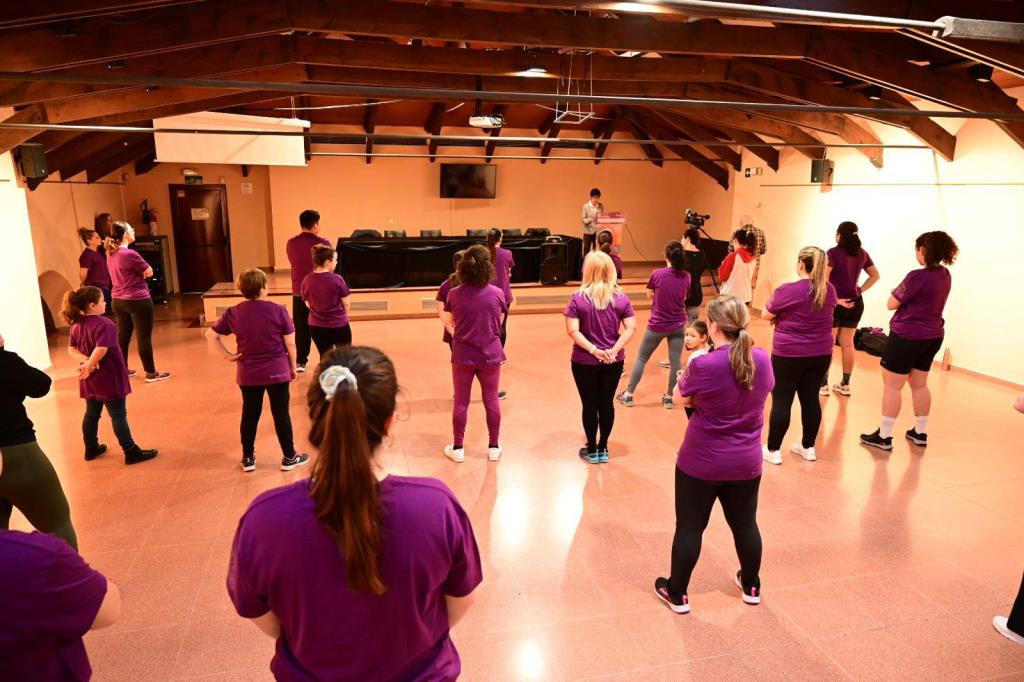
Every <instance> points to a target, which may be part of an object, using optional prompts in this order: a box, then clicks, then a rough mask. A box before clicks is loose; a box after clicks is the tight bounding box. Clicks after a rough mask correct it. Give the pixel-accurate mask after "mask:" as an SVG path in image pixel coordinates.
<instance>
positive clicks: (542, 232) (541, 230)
mask: <svg viewBox="0 0 1024 682" xmlns="http://www.w3.org/2000/svg"><path fill="white" fill-rule="evenodd" d="M526 236H527V237H550V236H551V230H549V229H548V228H546V227H531V228H528V229H527V230H526Z"/></svg>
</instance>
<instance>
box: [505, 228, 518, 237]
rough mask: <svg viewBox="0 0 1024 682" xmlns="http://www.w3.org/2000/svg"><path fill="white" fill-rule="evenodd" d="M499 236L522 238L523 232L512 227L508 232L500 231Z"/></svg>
mask: <svg viewBox="0 0 1024 682" xmlns="http://www.w3.org/2000/svg"><path fill="white" fill-rule="evenodd" d="M501 236H502V237H522V236H523V231H522V230H520V229H519V228H518V227H513V228H511V229H508V230H502V231H501Z"/></svg>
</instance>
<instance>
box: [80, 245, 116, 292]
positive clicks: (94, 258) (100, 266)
mask: <svg viewBox="0 0 1024 682" xmlns="http://www.w3.org/2000/svg"><path fill="white" fill-rule="evenodd" d="M78 267H80V268H87V269H88V272H86V273H85V284H87V285H88V286H92V287H100V288H101V289H106V290H107V291H108V292H109V291H110V272H109V271H108V270H107V259H106V258H105V257H104V256H103V252H101V251H100V250H95V251H94V250H93V249H85V250H84V251H82V255H81V256H79V257H78Z"/></svg>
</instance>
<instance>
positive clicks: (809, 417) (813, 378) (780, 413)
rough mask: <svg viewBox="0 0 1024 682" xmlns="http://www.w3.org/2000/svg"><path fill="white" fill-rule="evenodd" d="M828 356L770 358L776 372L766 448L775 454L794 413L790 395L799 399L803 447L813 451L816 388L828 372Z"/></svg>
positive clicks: (816, 421)
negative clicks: (791, 414)
mask: <svg viewBox="0 0 1024 682" xmlns="http://www.w3.org/2000/svg"><path fill="white" fill-rule="evenodd" d="M831 362H832V356H831V355H816V356H813V357H807V358H783V357H779V356H778V355H773V356H772V370H773V371H774V372H775V388H774V389H773V390H772V412H771V417H770V418H769V421H768V449H769V450H772V451H775V450H778V449H780V448H781V447H782V438H783V436H785V435H786V431H787V430H788V429H789V417H790V413H791V412H792V411H793V395H794V394H796V395H797V396H798V397H799V398H800V418H801V421H802V423H803V429H804V432H803V440H802V441H801V443H802V444H803V446H804V447H805V448H813V447H814V441H815V439H816V438H817V437H818V427H820V426H821V403H820V402H818V389H819V388H821V379H822V377H824V376H825V373H826V372H828V366H829V364H830V363H831Z"/></svg>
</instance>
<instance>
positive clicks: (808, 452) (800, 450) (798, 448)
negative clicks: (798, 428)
mask: <svg viewBox="0 0 1024 682" xmlns="http://www.w3.org/2000/svg"><path fill="white" fill-rule="evenodd" d="M789 451H790V452H792V453H793V454H794V455H800V456H801V457H803V458H804V459H806V460H807V461H808V462H813V461H815V460H816V459H818V455H817V453H815V452H814V448H805V447H804V446H802V445H800V443H793V444H792V445H790V446H789Z"/></svg>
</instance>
